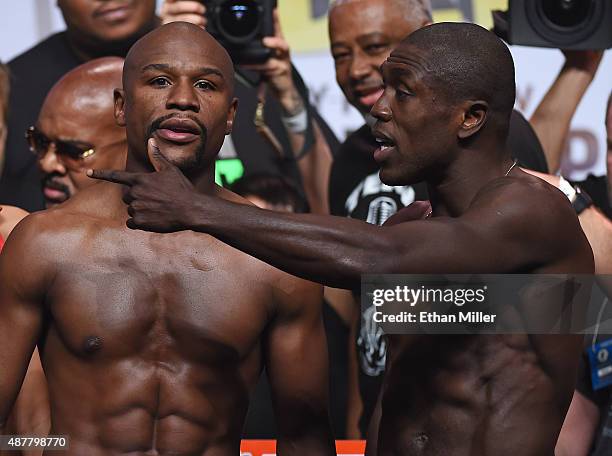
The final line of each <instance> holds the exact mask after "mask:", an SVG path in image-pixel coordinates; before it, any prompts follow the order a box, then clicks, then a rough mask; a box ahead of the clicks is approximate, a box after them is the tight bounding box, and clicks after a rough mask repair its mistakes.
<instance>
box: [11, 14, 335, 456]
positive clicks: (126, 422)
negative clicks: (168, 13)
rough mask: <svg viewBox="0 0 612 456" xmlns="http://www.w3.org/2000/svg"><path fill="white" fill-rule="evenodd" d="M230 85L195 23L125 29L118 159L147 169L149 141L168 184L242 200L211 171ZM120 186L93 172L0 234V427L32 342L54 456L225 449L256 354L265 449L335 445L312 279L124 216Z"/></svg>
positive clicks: (231, 109) (225, 130)
mask: <svg viewBox="0 0 612 456" xmlns="http://www.w3.org/2000/svg"><path fill="white" fill-rule="evenodd" d="M233 84H234V81H233V67H232V63H231V60H230V59H229V57H228V55H227V53H226V52H225V50H224V49H223V48H222V47H221V46H220V45H219V44H218V43H217V42H216V41H215V40H214V39H213V38H211V36H210V35H208V33H207V32H205V31H204V30H202V29H200V28H199V27H196V26H194V25H189V24H185V23H173V24H169V25H166V26H162V27H160V28H158V29H156V30H155V31H153V32H151V33H150V34H148V35H146V36H145V37H144V38H142V39H141V40H140V41H138V42H137V43H136V44H135V45H134V47H133V48H132V49H131V51H130V52H129V54H128V56H127V58H126V61H125V66H124V72H123V90H117V91H116V92H115V116H116V119H117V122H118V124H119V125H121V126H125V127H126V131H127V140H128V156H127V163H126V169H127V170H129V171H130V172H138V173H149V172H154V171H155V169H156V168H157V167H159V166H162V164H163V163H164V162H162V161H161V160H160V157H159V152H158V151H157V149H156V144H157V145H159V146H160V147H163V148H164V151H165V154H166V157H167V159H168V160H170V161H171V163H172V164H173V166H176V167H177V168H176V170H177V174H176V177H177V178H178V179H180V182H179V184H180V185H183V186H194V188H197V189H198V191H200V192H203V193H206V194H208V195H211V197H214V198H220V199H231V200H233V201H234V202H236V203H238V204H247V203H246V202H245V201H244V200H242V199H241V198H239V197H238V196H236V195H234V194H232V193H230V192H229V191H227V190H224V189H222V188H220V187H217V186H216V185H215V183H214V176H215V169H214V159H215V156H216V154H217V153H218V151H219V149H220V147H221V144H222V142H223V138H224V136H225V135H226V134H229V133H230V132H231V129H232V124H233V120H234V114H235V110H236V101H235V99H234V98H233V95H232V94H233ZM147 145H148V148H147ZM178 170H180V172H178ZM185 176H188V177H185ZM122 199H124V200H126V201H129V200H130V199H131V197H130V196H129V194H127V193H124V192H123V190H122V188H121V187H119V186H116V185H113V184H108V183H103V184H102V185H96V186H92V187H90V188H87V189H84V190H82V191H80V192H79V193H78V194H77V195H76V196H75V197H73V198H71V199H70V200H69V201H67V202H66V203H65V204H62V205H59V206H57V207H56V208H52V209H50V210H48V211H44V212H42V213H37V214H34V215H32V216H30V217H28V218H26V220H24V221H23V222H22V223H21V224H20V225H19V227H18V228H17V229H16V230H15V232H14V234H13V235H12V236H11V238H10V240H9V241H8V242H7V244H6V246H5V251H4V253H3V254H2V256H1V258H0V282H1V283H2V284H3V286H2V288H0V303H1V306H0V338H1V339H2V340H3V341H9V340H10V344H9V343H0V431H1V430H2V427H1V424H4V421H5V420H6V417H7V415H8V413H9V411H10V409H11V406H12V404H13V401H14V399H15V396H16V394H17V391H18V390H19V386H20V384H21V381H22V378H23V375H24V373H25V369H26V367H27V361H28V359H29V356H30V354H31V353H32V350H33V348H34V346H35V345H36V343H38V344H39V347H40V353H41V359H42V363H43V366H44V368H45V373H46V375H47V379H48V382H49V391H50V396H51V422H52V427H51V433H52V434H67V435H69V436H70V450H69V451H68V454H72V455H88V456H98V455H100V456H102V455H104V456H108V455H125V454H131V455H145V454H146V455H149V454H160V455H161V454H176V455H196V454H197V455H205V456H221V455H227V456H229V455H232V456H235V455H236V454H238V453H239V447H240V435H241V431H242V425H243V421H244V417H245V415H246V411H247V407H248V402H249V393H250V391H251V389H252V387H253V386H254V385H255V382H256V381H257V379H258V377H259V374H260V372H261V370H262V368H263V366H265V367H266V370H267V373H268V377H269V380H270V385H271V392H272V399H273V405H274V408H275V412H276V418H277V423H278V444H277V451H278V454H279V455H298V454H313V455H314V454H316V455H331V454H335V451H334V444H333V438H332V435H331V432H330V427H329V422H328V412H327V352H326V344H325V338H324V337H325V336H324V329H323V324H322V319H321V295H322V290H321V287H320V286H318V285H315V284H313V283H310V282H306V281H303V280H300V279H297V278H295V277H292V276H290V275H287V274H285V273H283V272H281V271H279V270H276V269H274V268H272V267H270V266H268V265H266V264H265V263H262V262H260V261H259V260H256V259H255V258H253V257H250V256H249V255H245V254H243V253H241V252H239V251H237V250H234V249H233V248H231V247H228V246H226V245H224V244H223V243H221V242H219V241H217V240H216V239H214V238H212V237H210V236H206V235H202V234H199V233H192V232H191V233H189V232H182V233H177V234H172V235H159V234H150V233H147V232H144V231H133V230H130V229H128V228H126V220H127V213H126V207H127V206H126V204H125V203H124V202H123V201H122ZM183 203H184V202H182V201H175V204H179V205H180V204H183ZM0 433H1V432H0Z"/></svg>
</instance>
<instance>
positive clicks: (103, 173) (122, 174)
mask: <svg viewBox="0 0 612 456" xmlns="http://www.w3.org/2000/svg"><path fill="white" fill-rule="evenodd" d="M87 175H88V176H89V177H91V178H92V179H100V180H105V181H108V182H113V183H115V184H123V185H129V186H132V185H134V183H135V181H136V176H137V173H131V172H128V171H116V170H110V169H88V170H87Z"/></svg>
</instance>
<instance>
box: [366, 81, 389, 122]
mask: <svg viewBox="0 0 612 456" xmlns="http://www.w3.org/2000/svg"><path fill="white" fill-rule="evenodd" d="M370 114H371V115H372V116H373V117H375V118H376V119H378V120H380V121H381V122H388V121H390V120H391V118H392V115H391V108H390V107H389V103H388V102H387V90H386V89H385V91H384V92H383V94H382V95H381V96H380V98H379V99H378V100H377V101H376V103H374V106H372V109H371V110H370Z"/></svg>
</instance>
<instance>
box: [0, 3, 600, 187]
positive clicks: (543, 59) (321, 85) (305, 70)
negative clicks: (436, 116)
mask: <svg viewBox="0 0 612 456" xmlns="http://www.w3.org/2000/svg"><path fill="white" fill-rule="evenodd" d="M2 3H4V5H3V6H4V9H3V14H2V15H0V59H1V60H2V61H7V60H10V59H11V58H13V57H15V56H16V55H18V54H20V53H21V52H23V51H24V50H26V49H28V48H29V47H31V46H32V45H34V44H35V43H37V42H38V41H40V40H41V39H43V38H45V37H47V36H48V35H50V34H51V33H54V32H56V31H59V30H62V29H63V28H64V22H63V20H62V17H61V14H60V13H59V10H58V8H57V7H56V6H55V0H19V1H9V0H3V2H2ZM160 3H161V0H158V4H160ZM512 53H513V55H514V59H515V63H516V68H517V71H516V80H517V87H518V92H517V93H518V97H517V108H518V109H520V110H521V111H522V112H523V113H524V114H525V115H526V116H527V117H529V116H530V115H531V113H532V112H533V111H534V110H535V108H536V107H537V105H538V103H539V101H540V100H541V99H542V97H543V95H544V93H545V92H546V90H547V89H548V87H549V86H550V84H551V83H552V81H553V80H554V78H555V77H556V75H557V73H558V71H559V69H560V68H561V65H562V64H563V57H562V55H561V53H560V52H559V51H557V50H550V49H536V48H526V47H513V48H512ZM293 57H294V61H295V64H296V66H297V67H298V68H299V70H300V72H301V73H302V76H303V77H304V80H305V81H306V83H307V84H308V85H309V87H310V89H311V94H312V101H313V102H314V103H315V105H316V106H317V107H318V108H319V110H320V112H321V114H322V115H323V117H324V118H325V119H326V120H327V122H328V123H329V125H330V126H331V127H332V129H333V130H334V131H335V132H336V134H337V135H338V137H339V138H340V139H343V138H344V137H345V135H346V133H347V131H351V130H353V129H354V128H356V127H358V126H360V125H361V124H362V119H361V117H360V116H359V114H358V113H357V112H356V111H355V110H354V109H353V108H352V107H350V106H349V105H348V104H347V103H346V100H345V99H344V97H343V95H342V93H341V92H340V90H339V89H338V86H337V85H336V82H335V79H334V67H333V61H332V59H331V57H330V55H329V54H328V53H327V52H313V53H302V54H298V53H294V55H293ZM610 75H612V52H608V53H607V55H605V56H604V59H603V62H602V64H601V67H600V69H599V72H598V74H597V77H596V78H595V81H594V82H593V84H592V86H591V87H590V89H589V91H588V92H587V94H586V96H585V97H584V99H583V100H582V102H581V104H580V106H579V107H578V111H577V112H576V115H575V116H574V120H573V122H572V128H571V130H572V131H571V133H570V140H569V147H570V151H569V154H568V155H567V159H566V161H565V163H564V164H563V171H564V174H566V175H567V174H569V175H570V176H571V177H572V178H574V179H582V178H584V177H585V176H586V174H587V173H588V172H594V173H596V174H603V173H605V150H606V149H605V148H606V132H605V127H604V111H605V105H606V101H607V97H608V96H609V94H610V91H611V89H612V77H610Z"/></svg>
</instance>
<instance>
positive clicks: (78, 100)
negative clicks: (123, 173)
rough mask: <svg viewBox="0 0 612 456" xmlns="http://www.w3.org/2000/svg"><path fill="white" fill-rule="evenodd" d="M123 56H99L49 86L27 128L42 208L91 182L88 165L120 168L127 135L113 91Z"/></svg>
mask: <svg viewBox="0 0 612 456" xmlns="http://www.w3.org/2000/svg"><path fill="white" fill-rule="evenodd" d="M122 71H123V59H122V58H119V57H104V58H100V59H95V60H92V61H90V62H87V63H85V64H83V65H81V66H78V67H77V68H75V69H74V70H72V71H70V72H68V73H67V74H66V75H65V76H64V77H63V78H62V79H60V80H59V81H58V83H57V84H55V85H54V86H53V88H52V89H51V91H50V92H49V95H47V98H45V102H44V103H43V106H42V109H41V111H40V115H39V116H38V121H37V122H36V124H35V125H34V126H31V127H30V128H29V129H28V130H27V139H28V142H29V146H30V150H31V151H32V152H33V153H34V154H35V155H36V156H37V158H38V165H39V167H40V169H41V171H42V173H43V195H44V197H45V205H46V207H47V208H48V207H52V206H54V205H56V204H59V203H62V202H64V201H66V200H67V199H68V198H70V197H71V196H73V195H74V194H75V193H76V192H78V191H79V190H82V189H83V188H86V187H88V186H90V185H91V184H92V182H91V179H89V178H88V177H87V176H86V175H85V170H86V169H87V168H90V167H91V166H100V165H102V164H103V166H108V167H110V168H112V169H122V168H123V167H124V166H125V157H126V152H127V140H126V136H125V128H123V127H121V126H119V125H117V124H116V122H115V117H114V115H113V111H114V100H113V90H114V89H116V88H120V87H121V73H122Z"/></svg>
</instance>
